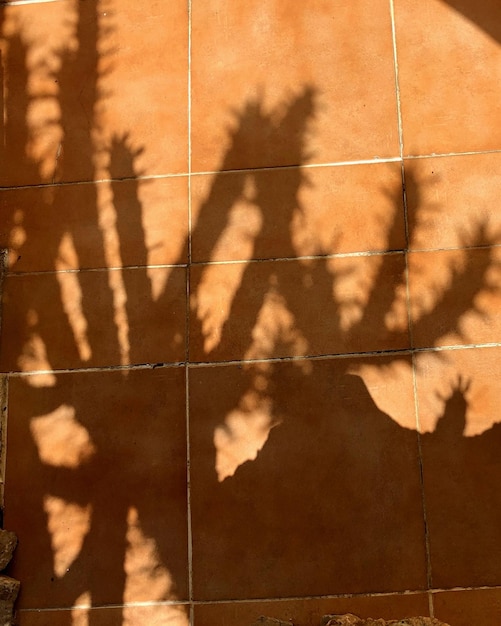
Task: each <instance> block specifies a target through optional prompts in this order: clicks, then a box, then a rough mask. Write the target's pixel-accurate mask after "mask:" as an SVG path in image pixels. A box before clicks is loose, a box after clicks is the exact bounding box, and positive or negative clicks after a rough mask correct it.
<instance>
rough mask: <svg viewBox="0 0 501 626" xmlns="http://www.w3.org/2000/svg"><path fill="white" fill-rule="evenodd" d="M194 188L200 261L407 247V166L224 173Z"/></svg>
mask: <svg viewBox="0 0 501 626" xmlns="http://www.w3.org/2000/svg"><path fill="white" fill-rule="evenodd" d="M191 190H192V210H193V231H192V255H193V256H192V258H193V261H194V262H198V261H235V260H246V259H269V258H274V257H277V258H280V257H296V256H307V255H322V254H336V253H347V252H364V251H383V250H402V249H403V248H404V247H405V225H404V211H403V205H402V194H401V190H402V181H401V173H400V164H396V163H384V164H371V165H356V166H353V165H352V166H346V167H334V168H329V167H321V168H311V169H296V168H293V169H284V170H268V171H256V172H246V173H219V174H217V175H205V176H195V177H194V178H193V180H192V186H191Z"/></svg>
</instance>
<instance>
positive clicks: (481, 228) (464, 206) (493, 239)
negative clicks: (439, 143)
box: [405, 153, 501, 249]
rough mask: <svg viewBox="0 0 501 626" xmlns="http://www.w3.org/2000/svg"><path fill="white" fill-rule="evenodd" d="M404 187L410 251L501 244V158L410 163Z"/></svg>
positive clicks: (482, 156) (478, 156)
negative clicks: (500, 212) (500, 197)
mask: <svg viewBox="0 0 501 626" xmlns="http://www.w3.org/2000/svg"><path fill="white" fill-rule="evenodd" d="M405 183H406V185H405V186H406V190H407V207H408V218H409V231H410V247H411V248H414V249H416V248H417V249H430V248H449V247H451V248H452V247H464V246H476V245H486V244H498V243H501V219H500V217H499V215H498V210H497V209H498V195H499V187H500V184H501V154H497V153H495V154H474V155H467V156H454V157H441V158H431V159H416V160H412V161H406V162H405Z"/></svg>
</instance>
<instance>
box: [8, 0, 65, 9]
mask: <svg viewBox="0 0 501 626" xmlns="http://www.w3.org/2000/svg"><path fill="white" fill-rule="evenodd" d="M61 1H62V0H11V1H10V2H8V1H7V0H0V6H4V7H8V6H20V5H23V4H47V3H49V2H61Z"/></svg>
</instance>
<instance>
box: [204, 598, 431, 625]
mask: <svg viewBox="0 0 501 626" xmlns="http://www.w3.org/2000/svg"><path fill="white" fill-rule="evenodd" d="M344 613H353V614H355V615H358V616H359V617H373V618H383V619H399V618H402V617H410V616H426V615H428V614H429V613H428V597H427V596H426V595H425V594H406V595H392V596H383V595H382V596H371V597H368V596H365V597H364V596H353V597H351V598H318V599H317V598H311V599H310V598H308V599H305V600H277V601H268V602H266V601H261V602H238V603H237V602H228V603H220V604H202V605H198V606H195V624H196V626H234V625H235V624H249V625H250V624H252V623H253V622H254V621H255V620H256V619H257V618H259V617H260V616H261V615H265V616H266V617H274V618H275V619H281V620H285V621H289V620H290V622H291V624H294V626H318V624H320V620H321V618H322V617H323V616H324V615H333V614H334V615H335V614H344Z"/></svg>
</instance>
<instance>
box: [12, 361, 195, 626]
mask: <svg viewBox="0 0 501 626" xmlns="http://www.w3.org/2000/svg"><path fill="white" fill-rule="evenodd" d="M184 387H185V385H184V369H182V368H169V369H157V370H134V371H129V372H127V373H125V372H122V371H114V372H110V371H108V372H92V373H89V372H87V373H82V372H79V373H68V374H60V375H57V376H54V375H45V376H34V377H32V376H28V377H11V379H10V384H9V445H8V451H7V476H8V478H7V482H6V493H5V524H6V527H9V528H15V529H16V533H17V535H18V537H19V546H18V549H17V550H16V553H15V557H14V560H13V562H12V566H11V568H10V573H11V575H12V576H14V577H15V578H18V579H19V580H22V581H23V583H22V591H21V593H20V597H19V607H20V608H58V607H71V606H74V605H85V604H89V603H92V604H93V605H97V606H99V605H102V604H121V603H122V602H128V603H131V602H132V603H133V602H155V601H156V602H158V601H163V600H175V599H183V598H185V597H186V594H187V504H186V427H185V421H186V420H185V409H184V406H185V400H184V397H185V390H184ZM27 512H29V514H27ZM46 623H47V622H46Z"/></svg>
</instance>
